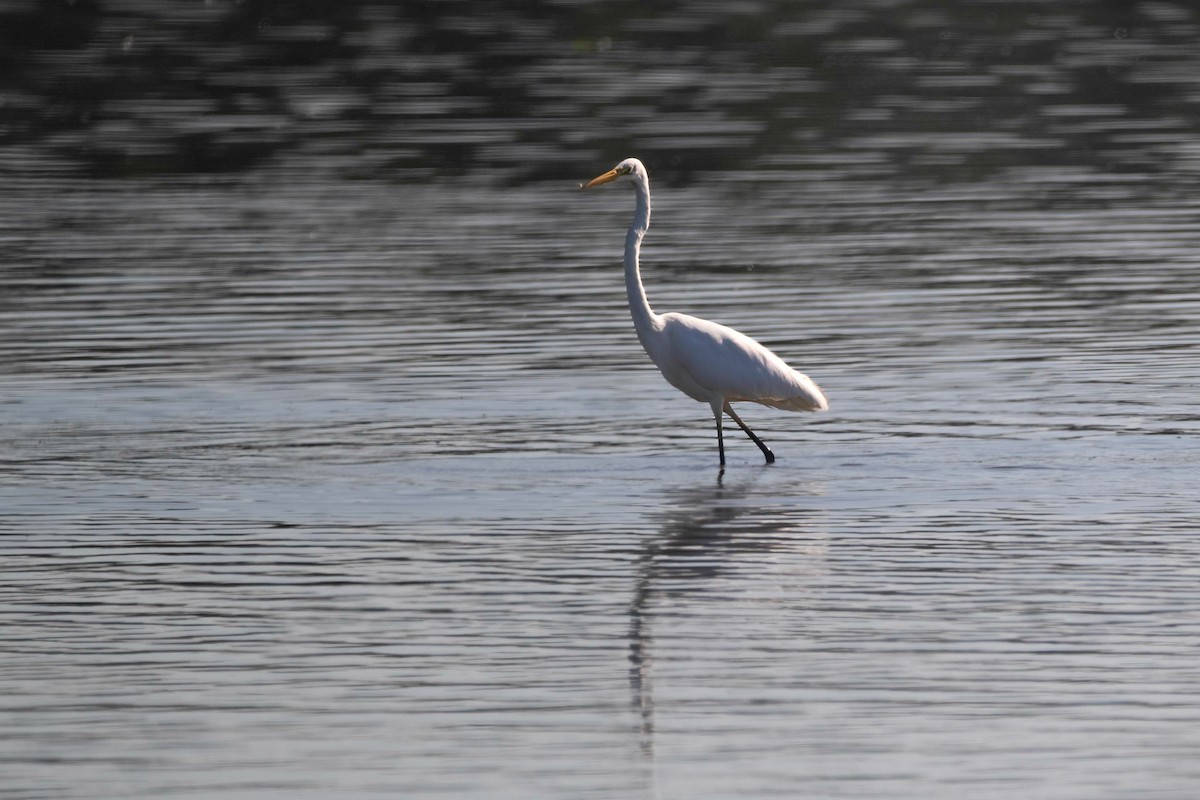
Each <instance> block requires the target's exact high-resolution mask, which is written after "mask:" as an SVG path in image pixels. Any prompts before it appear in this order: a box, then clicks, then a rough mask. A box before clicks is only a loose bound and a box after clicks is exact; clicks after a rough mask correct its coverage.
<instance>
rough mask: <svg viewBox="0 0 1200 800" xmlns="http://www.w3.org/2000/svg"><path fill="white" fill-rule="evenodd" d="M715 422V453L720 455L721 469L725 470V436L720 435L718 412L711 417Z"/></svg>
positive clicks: (720, 423)
mask: <svg viewBox="0 0 1200 800" xmlns="http://www.w3.org/2000/svg"><path fill="white" fill-rule="evenodd" d="M713 416H714V417H716V420H717V452H718V453H720V454H721V468H722V469H724V468H725V436H724V435H723V434H722V433H721V427H722V420H721V413H720V412H719V411H718V412H717V413H716V414H714V415H713Z"/></svg>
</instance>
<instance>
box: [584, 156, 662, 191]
mask: <svg viewBox="0 0 1200 800" xmlns="http://www.w3.org/2000/svg"><path fill="white" fill-rule="evenodd" d="M622 179H626V180H629V179H633V180H642V181H645V180H646V179H647V174H646V167H645V166H644V165H643V164H642V162H641V161H638V160H637V159H636V158H627V159H625V160H624V161H622V162H621V163H620V164H617V165H616V166H615V167H613V168H612V169H610V170H609V171H608V172H606V173H604V174H603V175H600V176H599V177H596V178H592V179H591V180H590V181H588V182H587V183H581V184H579V188H580V189H591V188H592V187H593V186H602V185H604V184H606V183H612V182H613V181H617V180H622Z"/></svg>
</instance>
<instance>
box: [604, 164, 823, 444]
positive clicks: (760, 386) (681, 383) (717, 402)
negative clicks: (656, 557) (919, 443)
mask: <svg viewBox="0 0 1200 800" xmlns="http://www.w3.org/2000/svg"><path fill="white" fill-rule="evenodd" d="M619 179H626V180H629V181H631V182H632V183H633V187H634V190H635V197H636V205H635V209H634V214H633V222H631V223H630V225H629V232H628V234H626V237H625V288H626V291H627V293H628V295H629V310H630V313H632V315H633V326H634V328H635V329H636V330H637V334H638V339H639V340H640V341H641V343H642V347H644V348H645V350H646V354H647V355H649V356H650V359H651V360H652V361H653V362H654V363H655V365H656V366H657V367H658V368H659V370H660V371H661V372H662V374H663V377H665V378H666V379H667V382H668V383H670V384H671V385H672V386H674V387H675V388H677V389H679V390H680V391H681V392H683V393H684V394H686V395H687V396H688V397H691V398H693V399H694V400H699V401H700V402H702V403H708V404H709V406H710V407H711V408H712V412H713V417H714V418H715V419H716V423H717V448H718V452H719V453H720V457H721V465H722V466H724V465H725V440H724V434H723V431H722V428H723V425H722V415H723V414H728V415H729V417H730V418H731V419H732V420H733V421H734V422H736V423H737V424H738V426H739V427H740V428H741V429H742V430H743V431H745V432H746V435H747V436H749V437H750V439H751V440H752V441H753V442H754V443H755V444H756V445H758V447H759V449H760V450H762V453H763V456H764V457H765V458H766V460H767V463H768V464H770V463H771V462H773V461H774V460H775V456H774V454H772V453H771V450H770V449H769V448H768V447H767V446H766V445H765V444H764V443H763V441H762V440H761V439H760V438H758V436H756V435H755V433H754V431H752V430H750V428H749V427H748V426H747V425H746V423H744V422H742V420H741V418H739V417H738V415H737V414H736V413H735V412H734V410H733V407H732V406H731V405H730V403H738V402H746V401H750V402H754V403H760V404H762V405H765V406H771V407H772V408H780V409H783V410H785V411H824V410H825V409H827V408H829V401H828V400H826V399H825V395H824V393H822V391H821V388H820V387H819V386H817V384H815V383H814V382H813V381H812V380H811V379H810V378H809V377H808V376H807V375H804V374H803V373H800V372H797V371H796V370H794V369H792V368H791V367H789V366H788V365H787V364H786V363H785V362H784V360H783V359H782V358H780V357H779V356H777V355H775V354H774V353H773V352H771V351H770V350H769V349H767V348H766V347H764V346H763V345H761V344H759V343H758V342H756V341H754V340H753V339H751V338H750V337H749V336H746V335H745V334H743V333H739V332H738V331H735V330H734V329H733V328H727V327H726V326H724V325H718V324H717V323H715V322H709V321H708V320H706V319H700V318H699V317H693V316H690V315H688V314H676V313H673V312H672V313H667V314H656V313H655V312H654V310H653V309H651V308H650V303H649V302H648V301H647V300H646V291H645V289H644V288H643V286H642V277H641V272H640V269H639V263H638V262H639V254H640V251H641V244H642V237H643V236H645V235H646V231H647V229H649V227H650V176H649V175H648V174H647V173H646V167H645V166H644V165H643V164H642V162H641V161H638V160H637V159H636V158H627V159H625V160H624V161H622V162H621V163H620V164H618V165H617V166H615V167H613V168H612V169H611V170H609V171H608V172H606V173H604V174H603V175H601V176H599V177H598V178H595V179H593V180H591V181H589V182H588V183H586V184H583V185H581V188H583V189H590V188H592V187H593V186H600V185H602V184H605V183H610V182H612V181H616V180H619Z"/></svg>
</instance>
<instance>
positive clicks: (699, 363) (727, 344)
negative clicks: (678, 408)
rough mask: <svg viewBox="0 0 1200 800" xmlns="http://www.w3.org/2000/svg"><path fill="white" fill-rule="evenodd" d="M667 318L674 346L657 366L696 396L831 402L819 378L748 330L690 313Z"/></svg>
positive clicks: (786, 404) (769, 402)
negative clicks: (798, 367) (816, 380)
mask: <svg viewBox="0 0 1200 800" xmlns="http://www.w3.org/2000/svg"><path fill="white" fill-rule="evenodd" d="M662 320H663V335H664V338H665V339H666V341H667V343H668V345H669V347H668V350H667V352H665V353H663V354H662V356H663V357H662V362H663V363H658V367H659V369H661V370H662V373H663V375H664V377H666V379H667V380H668V381H670V382H671V383H672V384H673V385H675V386H676V387H678V388H679V389H681V390H682V391H683V392H684V393H685V394H688V395H690V396H691V397H693V398H695V399H696V400H702V401H709V400H710V399H711V397H712V395H714V394H719V395H720V396H722V397H724V398H725V400H726V401H728V402H731V403H733V402H737V401H745V400H749V401H753V402H755V403H761V404H763V405H765V406H772V407H774V408H782V409H785V410H787V411H824V410H825V409H827V408H829V401H828V400H826V399H825V395H824V393H823V392H822V391H821V389H820V387H819V386H817V384H815V383H814V382H813V381H812V380H811V379H810V378H809V377H808V376H807V375H804V374H803V373H800V372H797V371H796V370H794V369H792V368H791V367H789V366H788V365H787V364H786V363H785V362H784V360H783V359H782V358H780V357H779V356H777V355H775V354H774V353H772V352H771V351H770V350H768V349H767V348H766V347H764V346H763V345H761V344H759V343H758V342H756V341H754V340H753V339H751V338H750V337H749V336H746V335H745V334H742V333H739V332H737V331H735V330H734V329H733V328H727V327H725V326H724V325H718V324H717V323H715V322H709V321H708V320H704V319H700V318H698V317H692V316H688V315H687V314H674V313H670V314H663V315H662ZM656 362H658V359H656Z"/></svg>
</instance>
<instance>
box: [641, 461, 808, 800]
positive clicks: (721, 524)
mask: <svg viewBox="0 0 1200 800" xmlns="http://www.w3.org/2000/svg"><path fill="white" fill-rule="evenodd" d="M762 469H763V468H760V469H759V470H756V474H754V475H752V476H750V477H748V478H745V479H743V480H741V481H738V482H736V483H728V482H726V481H725V480H724V479H723V475H722V474H721V473H718V475H717V478H716V480H715V481H713V482H712V483H711V484H709V483H706V484H704V485H700V486H695V487H691V488H687V489H682V490H678V491H675V492H672V493H671V494H669V495H668V498H667V502H666V503H665V504H664V512H663V521H662V527H661V533H660V535H658V536H657V537H655V538H654V539H653V540H652V541H649V542H647V544H646V545H645V547H644V548H643V550H642V553H641V555H640V556H639V558H638V562H637V564H638V571H637V583H636V586H635V588H634V594H633V601H632V602H631V603H630V606H629V684H630V689H631V694H632V707H633V710H634V712H635V713H636V714H637V715H638V717H639V720H640V747H641V750H642V753H643V755H644V756H645V757H646V758H647V759H648V760H649V762H650V765H651V769H652V770H655V771H656V769H657V764H656V761H655V754H654V734H655V722H654V720H655V710H654V686H653V674H652V673H653V662H654V659H653V654H652V652H651V649H652V645H653V643H654V637H653V633H652V631H651V623H652V621H654V620H655V618H656V613H655V611H654V608H653V606H654V601H655V599H656V598H663V597H671V598H674V599H679V598H686V597H689V596H693V597H695V596H700V595H703V594H704V593H705V592H706V591H707V590H708V589H709V588H710V587H711V586H712V585H713V584H714V582H716V581H718V580H719V579H722V578H724V579H725V580H723V581H721V586H722V588H723V591H726V592H727V591H729V589H730V587H731V584H730V582H729V580H728V579H729V578H731V577H737V576H738V575H739V574H743V575H744V577H745V581H746V584H747V588H750V586H749V584H750V583H751V582H757V581H759V580H760V579H761V578H762V577H763V573H764V572H773V571H774V570H775V569H778V568H780V567H781V566H782V568H783V569H784V570H787V571H794V570H795V568H797V567H799V570H800V573H801V575H800V579H801V580H803V579H805V578H806V577H807V578H811V577H813V576H814V575H818V574H824V572H825V551H826V539H825V536H824V534H822V533H819V532H817V531H816V530H815V529H814V524H813V523H814V513H813V512H812V511H811V510H810V509H808V508H806V507H805V504H804V503H803V498H804V497H805V496H812V495H817V494H820V493H821V487H820V485H819V484H816V483H807V484H802V485H800V486H790V487H787V488H786V489H785V488H784V487H780V486H773V487H771V489H769V490H768V489H763V488H762V487H759V488H758V489H756V488H755V483H756V479H757V478H759V477H760V474H759V473H760V472H761V470H762ZM784 492H786V494H784ZM789 555H790V556H791V557H790V558H782V559H781V558H780V557H783V556H789ZM781 561H782V565H781V563H780V562H781ZM771 580H773V581H774V580H777V578H776V577H772V578H771ZM738 585H739V584H738V583H735V584H733V588H734V589H735V590H736V588H737V586H738ZM663 619H665V617H663V616H661V615H658V620H659V621H660V622H661V621H663ZM653 782H654V785H655V787H657V783H658V781H657V774H656V772H655V774H654V776H653Z"/></svg>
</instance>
